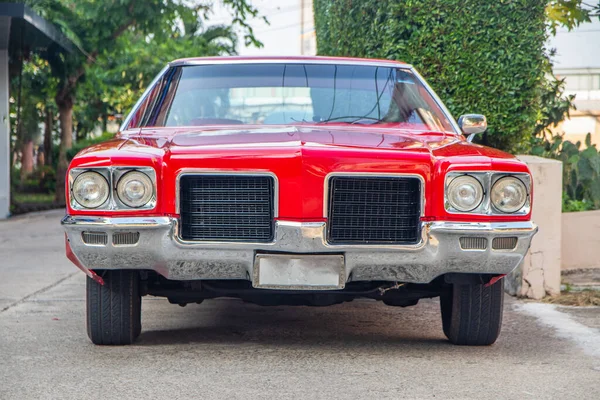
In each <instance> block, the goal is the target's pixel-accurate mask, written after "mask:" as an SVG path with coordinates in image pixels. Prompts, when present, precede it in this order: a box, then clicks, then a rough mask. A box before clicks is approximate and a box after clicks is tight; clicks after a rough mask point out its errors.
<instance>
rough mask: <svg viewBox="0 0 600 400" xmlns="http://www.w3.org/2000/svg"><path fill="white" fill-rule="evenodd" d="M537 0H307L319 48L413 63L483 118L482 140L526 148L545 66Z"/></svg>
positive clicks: (449, 99) (456, 108) (451, 104)
mask: <svg viewBox="0 0 600 400" xmlns="http://www.w3.org/2000/svg"><path fill="white" fill-rule="evenodd" d="M546 3H547V1H542V0H405V1H401V0H314V8H315V25H316V32H317V48H318V52H319V54H321V55H337V56H355V57H373V58H384V59H394V60H402V61H406V62H408V63H411V64H413V65H414V66H415V67H416V68H417V70H418V71H419V72H420V73H421V74H422V75H423V76H424V77H425V78H426V79H427V81H428V82H429V84H430V85H431V86H432V87H433V88H434V90H435V91H436V92H437V93H438V95H439V96H440V97H441V98H442V100H443V101H444V102H445V103H446V105H447V106H448V108H449V109H450V111H451V112H452V114H453V115H454V116H455V117H456V118H457V117H458V116H459V115H461V114H464V113H470V112H471V113H481V114H485V115H486V116H487V118H488V124H489V129H488V133H487V134H486V135H485V136H484V137H483V138H482V141H483V142H484V144H488V145H491V146H494V147H497V148H501V149H504V150H508V151H527V150H529V143H530V138H531V135H532V134H533V129H534V126H535V123H536V120H537V117H538V115H537V112H538V108H539V107H538V104H539V99H538V96H539V89H538V88H539V86H540V83H541V81H542V80H543V79H544V71H545V70H547V65H548V64H547V59H546V57H545V55H544V52H545V50H544V43H545V40H546V30H545V14H544V7H545V5H546Z"/></svg>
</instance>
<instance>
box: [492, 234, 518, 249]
mask: <svg viewBox="0 0 600 400" xmlns="http://www.w3.org/2000/svg"><path fill="white" fill-rule="evenodd" d="M518 241H519V239H518V238H516V237H513V236H509V237H497V238H494V240H492V249H494V250H513V249H514V248H515V247H517V242H518Z"/></svg>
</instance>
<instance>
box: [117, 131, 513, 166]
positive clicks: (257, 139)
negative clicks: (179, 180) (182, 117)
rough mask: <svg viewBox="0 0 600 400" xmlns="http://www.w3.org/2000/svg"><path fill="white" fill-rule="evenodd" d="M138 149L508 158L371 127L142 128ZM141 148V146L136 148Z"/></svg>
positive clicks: (453, 141)
mask: <svg viewBox="0 0 600 400" xmlns="http://www.w3.org/2000/svg"><path fill="white" fill-rule="evenodd" d="M128 137H129V138H130V139H131V140H133V141H134V142H132V143H129V144H127V143H125V144H124V145H123V147H125V148H127V147H130V146H136V145H138V144H142V143H143V144H144V145H149V146H152V147H158V148H162V149H164V150H165V151H168V152H170V153H172V154H174V155H176V154H189V153H197V152H207V151H211V150H214V149H217V148H218V149H219V151H221V152H223V153H228V154H229V153H235V151H236V149H242V150H243V152H244V154H247V152H248V150H249V149H255V150H257V151H258V150H259V149H262V150H266V149H269V151H270V152H276V151H278V149H279V151H282V152H285V151H290V150H291V149H295V150H301V149H303V148H323V149H326V148H338V149H343V148H348V149H363V150H399V151H406V150H410V151H413V152H424V153H427V154H429V155H430V156H431V157H446V156H450V155H462V156H471V157H472V156H483V157H497V158H513V156H512V155H510V154H507V153H504V152H502V151H499V150H496V149H492V148H488V147H484V146H479V145H475V144H471V143H467V142H466V141H465V140H464V139H463V138H462V137H461V136H458V135H453V134H448V133H443V132H423V131H410V130H399V129H392V128H381V127H374V126H364V125H358V126H348V125H344V126H298V125H292V126H275V125H274V126H268V127H265V126H243V127H240V126H239V125H238V126H218V127H202V128H198V127H184V128H145V129H142V130H141V131H139V132H136V133H135V134H131V135H129V136H128ZM140 142H141V143H140Z"/></svg>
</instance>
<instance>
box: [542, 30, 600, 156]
mask: <svg viewBox="0 0 600 400" xmlns="http://www.w3.org/2000/svg"><path fill="white" fill-rule="evenodd" d="M550 47H551V48H555V49H556V57H555V58H554V73H555V75H556V76H558V77H559V78H565V82H566V85H565V88H566V94H574V95H576V97H575V106H576V107H577V110H576V111H573V112H571V118H570V120H567V121H565V122H564V123H563V124H562V126H560V127H558V129H557V131H558V132H564V133H565V139H567V140H570V141H573V142H576V141H578V140H580V141H581V142H583V141H584V139H585V135H586V134H587V133H588V132H589V133H591V134H592V141H593V142H594V143H596V144H597V145H600V20H598V18H594V20H593V21H592V22H590V23H585V24H583V25H581V26H579V27H578V28H575V29H573V30H572V31H568V30H567V29H564V28H561V29H559V30H558V32H557V33H556V36H555V37H553V38H551V40H550Z"/></svg>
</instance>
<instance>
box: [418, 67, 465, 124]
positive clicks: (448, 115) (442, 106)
mask: <svg viewBox="0 0 600 400" xmlns="http://www.w3.org/2000/svg"><path fill="white" fill-rule="evenodd" d="M410 71H411V72H412V73H413V74H415V76H416V77H417V78H418V79H419V80H420V81H421V84H422V85H423V86H424V87H425V90H427V92H428V93H429V95H430V96H431V97H432V98H433V100H434V101H435V102H436V104H437V105H438V107H439V108H440V109H441V110H442V113H444V114H445V117H446V118H448V121H450V124H452V126H453V127H454V131H455V132H454V133H455V134H456V135H462V131H461V129H460V127H459V126H458V123H457V122H456V120H455V119H454V117H453V116H452V114H451V113H450V110H448V108H446V105H445V104H444V102H443V101H442V99H440V98H439V96H438V95H437V93H435V92H434V91H433V89H432V88H431V86H429V84H428V83H427V81H426V80H425V78H423V76H421V74H419V72H418V71H417V70H416V69H415V68H414V67H413V66H411V67H410Z"/></svg>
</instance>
